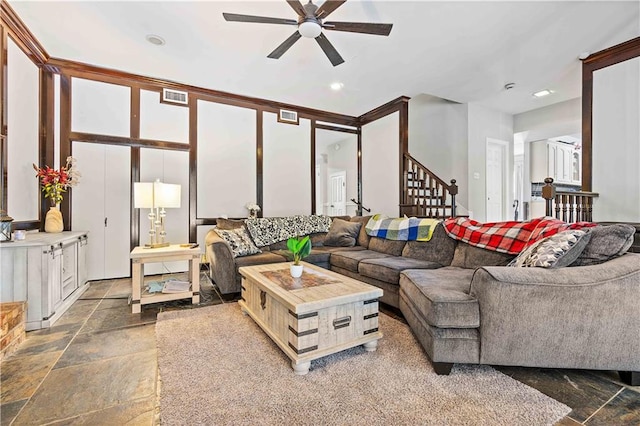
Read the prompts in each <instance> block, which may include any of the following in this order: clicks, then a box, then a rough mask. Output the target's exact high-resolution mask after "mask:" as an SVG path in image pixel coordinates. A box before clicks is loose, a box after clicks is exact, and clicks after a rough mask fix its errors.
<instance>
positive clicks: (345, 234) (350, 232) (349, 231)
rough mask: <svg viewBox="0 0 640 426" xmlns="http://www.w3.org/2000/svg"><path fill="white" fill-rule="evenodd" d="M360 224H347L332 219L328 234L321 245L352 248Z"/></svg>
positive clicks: (346, 222) (343, 221)
mask: <svg viewBox="0 0 640 426" xmlns="http://www.w3.org/2000/svg"><path fill="white" fill-rule="evenodd" d="M361 227H362V224H360V223H358V222H348V221H346V220H342V219H333V222H332V223H331V227H330V228H329V232H328V233H327V236H326V238H325V239H324V243H323V245H325V246H330V247H353V246H355V245H356V242H357V241H356V239H357V238H358V233H359V232H360V228H361Z"/></svg>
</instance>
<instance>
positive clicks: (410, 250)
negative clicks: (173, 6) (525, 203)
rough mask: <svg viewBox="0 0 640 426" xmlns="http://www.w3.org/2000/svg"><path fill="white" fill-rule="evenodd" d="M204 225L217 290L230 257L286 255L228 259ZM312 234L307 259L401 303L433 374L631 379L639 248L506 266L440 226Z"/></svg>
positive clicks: (634, 376) (235, 283)
mask: <svg viewBox="0 0 640 426" xmlns="http://www.w3.org/2000/svg"><path fill="white" fill-rule="evenodd" d="M350 220H356V221H361V222H362V223H363V224H366V222H367V221H368V218H355V217H354V218H351V219H350ZM363 228H364V225H363ZM213 234H214V235H211V233H210V235H208V236H207V253H208V254H209V259H210V261H211V263H212V268H211V269H212V278H213V279H214V281H215V282H216V283H217V284H218V285H219V286H220V285H221V284H222V286H221V289H222V288H224V289H223V292H224V291H225V290H231V291H239V289H240V284H239V275H238V274H237V268H238V267H239V266H244V265H247V264H256V263H267V262H282V261H284V260H285V259H284V257H282V255H281V254H277V251H276V252H274V250H278V249H279V248H280V246H277V245H276V247H270V251H268V252H266V253H262V254H259V255H253V256H247V257H246V258H237V259H235V262H234V259H233V258H232V257H231V255H230V253H229V252H228V247H227V248H226V249H225V244H224V241H219V240H220V239H219V237H218V238H217V239H216V236H217V235H215V233H213ZM314 238H315V247H314V249H313V251H314V252H315V253H316V256H317V257H315V258H314V257H310V258H309V259H308V260H311V261H312V262H313V263H316V264H320V265H321V266H324V267H329V268H330V269H331V270H333V271H335V272H338V273H340V274H343V275H346V276H349V277H352V278H356V279H358V280H361V281H364V282H367V283H369V284H372V285H375V286H377V287H380V288H382V289H383V290H384V296H383V297H382V299H381V301H382V302H384V303H386V304H388V305H391V306H393V307H396V308H399V309H400V311H401V312H402V314H403V316H404V317H405V319H406V320H407V322H408V324H409V326H410V327H411V329H412V330H413V333H414V334H415V336H416V338H417V339H418V341H419V342H420V344H421V345H422V346H423V347H424V349H425V351H426V353H427V355H428V356H429V357H430V358H431V360H432V362H433V365H434V368H435V370H436V372H437V373H438V374H448V373H449V372H450V370H451V367H452V365H453V364H454V363H469V364H493V365H517V366H528V367H549V368H582V369H596V370H618V371H620V372H621V377H623V379H624V380H626V381H628V382H630V383H634V384H635V385H638V384H640V383H639V382H640V374H639V373H638V372H640V356H638V354H640V336H639V333H640V308H638V300H640V254H634V253H627V254H625V255H623V256H621V257H618V258H615V259H613V260H609V261H607V262H604V263H601V264H598V265H593V266H578V267H565V268H555V269H545V268H512V267H506V265H507V263H508V262H509V261H511V260H512V259H513V257H514V256H512V255H506V254H502V253H497V252H494V251H489V250H484V249H480V248H477V247H474V246H471V245H468V244H466V243H463V242H458V241H456V240H453V239H451V238H450V237H448V235H447V234H446V232H445V230H444V227H443V226H442V225H438V226H437V227H436V228H435V230H434V233H433V237H432V238H431V240H430V241H429V242H417V241H409V242H404V241H389V240H384V239H381V238H375V237H374V238H370V237H369V236H367V235H366V233H365V232H364V229H361V231H360V234H359V236H358V243H357V245H356V246H355V247H350V248H340V247H331V248H328V247H322V246H321V243H322V236H318V235H316V236H314ZM232 265H233V266H232ZM218 268H220V270H219V271H217V269H218ZM218 280H222V281H218Z"/></svg>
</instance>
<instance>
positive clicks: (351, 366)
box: [156, 303, 570, 426]
mask: <svg viewBox="0 0 640 426" xmlns="http://www.w3.org/2000/svg"><path fill="white" fill-rule="evenodd" d="M379 320H380V330H381V331H382V332H383V333H384V337H383V338H382V339H381V340H380V341H379V344H378V349H377V351H375V352H365V351H364V349H363V348H362V347H356V348H352V349H349V350H346V351H342V352H340V353H338V354H335V355H331V356H327V357H325V358H321V359H319V360H316V361H313V362H312V363H311V370H310V371H309V373H308V374H307V375H305V376H297V375H295V374H294V373H293V370H292V369H291V366H290V361H289V359H288V358H287V357H286V356H285V355H284V354H283V353H282V352H281V351H280V349H279V348H278V347H277V346H276V345H275V344H274V343H273V342H272V341H271V340H270V339H269V337H268V336H267V335H266V334H265V333H264V332H263V331H262V330H261V329H260V328H259V327H258V326H257V325H256V324H255V323H254V322H253V320H252V319H251V318H250V317H248V316H244V315H243V314H242V313H241V311H240V307H239V305H238V304H237V303H228V304H224V305H218V306H208V307H204V308H198V309H192V310H181V311H171V312H163V313H161V314H159V315H158V322H157V323H156V338H157V345H158V362H159V369H160V419H161V422H162V424H163V425H184V424H202V425H226V424H233V425H510V426H514V425H527V426H530V425H547V424H548V425H550V424H553V423H554V422H556V421H558V420H560V419H561V418H562V417H563V416H565V415H566V414H568V413H569V411H570V408H569V407H567V406H566V405H563V404H561V403H559V402H558V401H555V400H554V399H551V398H549V397H547V396H546V395H544V394H542V393H540V392H538V391H537V390H535V389H533V388H531V387H529V386H526V385H524V384H522V383H520V382H518V381H516V380H514V379H512V378H510V377H508V376H506V375H504V374H502V373H500V372H498V371H496V370H494V369H493V368H491V367H488V366H466V365H455V366H454V368H453V370H452V372H451V374H450V375H449V376H437V375H436V374H435V373H434V371H433V368H432V367H431V364H430V362H429V359H428V358H427V356H426V355H425V353H424V352H423V350H422V348H421V346H420V345H419V343H418V342H417V341H416V340H415V338H414V337H413V335H412V334H411V330H410V329H409V328H408V326H407V325H406V324H404V323H402V322H401V321H398V320H396V319H393V318H391V317H389V316H386V315H384V314H381V315H380V317H379Z"/></svg>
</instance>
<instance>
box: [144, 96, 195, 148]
mask: <svg viewBox="0 0 640 426" xmlns="http://www.w3.org/2000/svg"><path fill="white" fill-rule="evenodd" d="M160 96H161V95H160V93H158V92H152V91H149V90H141V91H140V138H142V139H153V140H159V141H171V142H182V143H185V144H186V143H189V108H185V107H184V106H180V105H171V104H167V103H162V102H160Z"/></svg>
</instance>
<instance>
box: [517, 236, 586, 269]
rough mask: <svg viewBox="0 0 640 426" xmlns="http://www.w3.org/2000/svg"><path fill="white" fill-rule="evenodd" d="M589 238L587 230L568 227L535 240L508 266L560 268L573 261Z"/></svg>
mask: <svg viewBox="0 0 640 426" xmlns="http://www.w3.org/2000/svg"><path fill="white" fill-rule="evenodd" d="M590 239H591V232H590V230H589V229H587V230H578V229H570V230H568V231H564V232H559V233H557V234H555V235H552V236H550V237H547V238H544V239H542V240H540V241H536V242H535V243H534V244H532V245H530V246H529V247H527V248H526V249H524V250H523V251H522V252H521V253H520V254H519V255H518V257H516V258H515V259H513V261H512V262H511V263H509V265H508V266H515V267H535V266H537V267H540V268H561V267H564V266H569V265H570V264H571V263H573V261H575V260H576V259H577V258H578V256H580V253H582V250H584V248H585V246H586V245H587V243H588V242H589V240H590Z"/></svg>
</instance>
